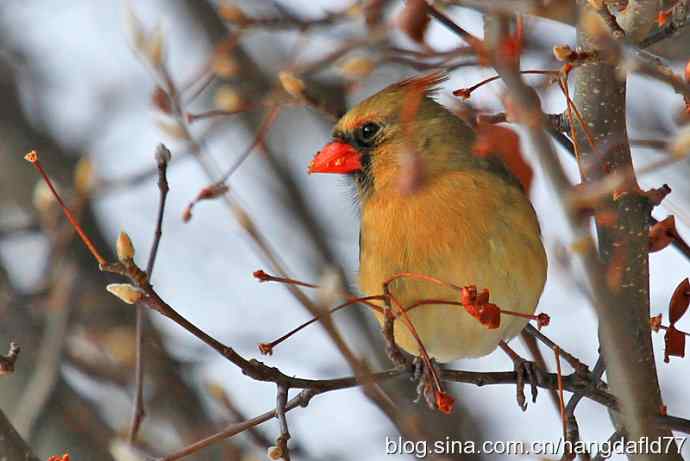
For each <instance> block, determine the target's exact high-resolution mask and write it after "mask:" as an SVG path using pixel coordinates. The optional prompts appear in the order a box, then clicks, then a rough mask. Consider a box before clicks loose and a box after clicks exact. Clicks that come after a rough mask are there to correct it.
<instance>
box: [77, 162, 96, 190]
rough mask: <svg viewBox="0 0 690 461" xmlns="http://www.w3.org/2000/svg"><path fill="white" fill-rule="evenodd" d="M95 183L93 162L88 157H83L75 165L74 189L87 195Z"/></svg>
mask: <svg viewBox="0 0 690 461" xmlns="http://www.w3.org/2000/svg"><path fill="white" fill-rule="evenodd" d="M92 184H93V164H92V163H91V160H90V159H89V158H88V157H82V158H80V159H79V161H78V162H77V166H75V167H74V189H75V190H76V192H77V194H79V195H85V194H87V193H88V192H89V190H90V189H91V186H92Z"/></svg>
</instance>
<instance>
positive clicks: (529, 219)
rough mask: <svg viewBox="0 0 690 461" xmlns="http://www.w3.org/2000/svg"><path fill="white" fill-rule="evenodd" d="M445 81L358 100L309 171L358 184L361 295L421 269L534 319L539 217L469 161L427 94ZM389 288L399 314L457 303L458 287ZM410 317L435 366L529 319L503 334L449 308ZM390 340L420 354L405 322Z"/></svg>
mask: <svg viewBox="0 0 690 461" xmlns="http://www.w3.org/2000/svg"><path fill="white" fill-rule="evenodd" d="M442 78H443V77H442V76H439V75H438V74H433V75H431V76H425V77H421V78H417V79H411V80H407V81H404V82H401V83H398V84H395V85H392V86H390V87H388V88H386V89H384V90H382V91H381V92H379V93H377V94H375V95H373V96H371V97H369V98H368V99H366V100H364V101H362V102H361V103H359V104H358V105H357V106H355V107H354V108H352V109H351V110H350V111H349V112H348V113H347V114H346V115H345V116H343V117H342V118H341V119H340V120H339V121H338V123H337V124H336V126H335V129H334V142H333V143H331V144H329V145H328V146H327V147H326V148H325V149H324V150H323V151H322V152H321V153H319V154H317V156H316V157H315V159H314V162H313V163H312V165H311V167H310V170H311V171H313V172H338V173H349V174H352V175H353V176H354V179H355V183H356V187H357V191H358V196H359V199H360V204H361V237H360V267H359V285H360V289H361V291H362V293H363V294H365V295H370V294H379V293H381V292H382V284H383V282H384V281H385V280H386V279H388V278H389V277H391V276H392V275H393V274H396V273H399V272H416V273H421V274H427V275H432V276H434V277H437V278H440V279H443V280H446V281H448V282H452V283H454V284H456V285H460V286H465V285H476V286H477V287H478V288H479V289H482V288H488V289H489V291H490V295H491V302H492V303H494V304H496V305H498V306H499V307H501V308H502V309H506V310H511V311H517V312H523V313H529V314H531V313H533V312H534V310H535V308H536V305H537V303H538V301H539V297H540V295H541V293H542V290H543V287H544V283H545V280H546V255H545V252H544V248H543V245H542V242H541V236H540V231H539V223H538V221H537V218H536V215H535V213H534V210H533V208H532V205H531V204H530V202H529V199H528V197H527V195H526V193H525V191H523V190H522V188H521V186H520V184H519V182H518V181H517V180H516V179H515V178H514V177H513V176H512V175H511V174H510V173H509V172H508V171H507V170H506V168H505V167H504V166H503V164H502V163H501V162H500V161H499V160H496V159H486V158H479V157H476V156H474V155H472V153H471V149H472V145H473V143H474V132H473V131H472V130H471V129H470V128H469V127H468V126H467V125H465V124H464V123H463V122H462V121H461V120H460V119H459V118H457V117H456V116H454V115H453V114H452V113H450V112H449V111H448V110H447V109H446V108H445V107H443V106H442V105H440V104H438V103H437V102H436V101H434V100H433V98H432V94H431V91H432V89H433V86H434V85H435V84H437V83H438V82H439V81H440V80H441V79H442ZM420 98H421V99H420ZM410 108H412V109H413V110H411V109H410ZM410 149H412V151H413V152H416V153H418V154H419V155H420V157H421V160H422V162H421V168H422V172H423V176H422V177H423V180H422V182H421V186H420V187H419V188H418V190H416V191H415V192H414V193H404V191H402V190H401V187H400V184H401V181H400V179H401V174H408V173H407V172H406V171H405V167H404V166H403V163H402V159H403V156H404V155H406V154H408V153H409V152H411V150H410ZM322 154H323V155H322ZM326 157H327V158H326ZM336 164H337V165H336ZM391 288H392V290H391V291H392V293H393V294H394V295H395V297H396V298H397V299H398V300H399V301H401V304H402V305H403V306H409V305H412V304H414V303H416V302H418V301H421V300H429V299H439V300H441V299H444V300H452V301H458V300H459V294H458V293H457V292H456V291H453V290H451V289H448V288H444V287H441V286H437V285H434V284H432V283H429V282H424V281H418V280H409V279H404V280H398V281H396V282H394V283H393V284H392V285H391ZM409 316H410V318H411V320H412V322H413V323H414V326H415V328H416V330H417V332H418V333H419V335H420V337H421V339H422V341H423V343H424V345H425V347H426V349H427V351H428V353H429V355H430V356H432V357H434V358H436V359H437V360H439V361H441V362H447V361H451V360H454V359H457V358H461V357H476V356H481V355H485V354H488V353H490V352H492V351H493V350H494V349H495V348H496V346H497V345H498V342H499V341H500V340H501V339H510V338H511V337H513V336H515V335H516V334H518V333H519V332H520V331H521V330H522V328H523V327H524V325H525V323H526V320H525V319H523V318H519V317H514V316H508V315H502V316H501V324H500V327H499V328H497V329H493V330H490V329H487V327H486V326H484V325H482V324H481V323H479V321H478V320H476V319H475V318H473V317H471V316H470V315H469V314H468V313H467V312H465V310H464V309H463V308H462V307H458V306H447V305H425V306H420V307H416V308H414V309H412V310H410V311H409ZM377 318H378V320H379V321H380V322H381V321H382V317H381V315H379V314H377ZM395 338H396V341H397V342H398V344H399V345H400V346H401V347H402V348H404V349H405V350H407V351H408V352H410V353H412V354H415V355H419V349H418V346H417V342H416V341H415V340H414V338H413V337H412V335H411V334H410V332H409V331H408V330H407V328H405V326H404V325H403V324H402V323H401V322H396V328H395Z"/></svg>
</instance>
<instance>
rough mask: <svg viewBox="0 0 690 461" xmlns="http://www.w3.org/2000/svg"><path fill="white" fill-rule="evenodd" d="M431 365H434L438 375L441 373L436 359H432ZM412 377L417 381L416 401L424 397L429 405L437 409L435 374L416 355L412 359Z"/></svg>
mask: <svg viewBox="0 0 690 461" xmlns="http://www.w3.org/2000/svg"><path fill="white" fill-rule="evenodd" d="M431 366H432V367H434V370H435V371H436V373H437V375H438V374H440V370H439V367H438V364H437V363H436V361H435V360H434V359H431ZM410 379H411V380H412V381H416V382H417V398H416V399H415V400H414V402H415V403H417V402H419V401H420V400H421V399H422V397H424V401H425V402H426V404H427V406H428V407H429V408H430V409H432V410H435V409H436V394H435V392H434V385H433V375H432V372H431V370H429V369H428V367H427V366H426V365H425V363H424V360H422V358H421V357H415V358H414V360H413V361H412V376H411V377H410Z"/></svg>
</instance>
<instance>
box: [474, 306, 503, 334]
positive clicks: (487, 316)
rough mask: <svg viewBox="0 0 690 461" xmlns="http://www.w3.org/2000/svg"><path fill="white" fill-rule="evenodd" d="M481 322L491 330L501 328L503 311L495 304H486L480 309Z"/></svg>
mask: <svg viewBox="0 0 690 461" xmlns="http://www.w3.org/2000/svg"><path fill="white" fill-rule="evenodd" d="M479 322H481V324H482V325H484V326H486V327H487V328H488V329H489V330H495V329H496V328H498V327H499V326H501V310H500V309H499V308H498V306H496V305H495V304H490V303H489V304H485V305H483V306H481V307H480V308H479Z"/></svg>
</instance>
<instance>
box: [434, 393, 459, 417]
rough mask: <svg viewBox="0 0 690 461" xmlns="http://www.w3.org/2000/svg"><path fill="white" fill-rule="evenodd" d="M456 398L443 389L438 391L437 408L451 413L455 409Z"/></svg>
mask: <svg viewBox="0 0 690 461" xmlns="http://www.w3.org/2000/svg"><path fill="white" fill-rule="evenodd" d="M454 404H455V399H454V398H453V397H451V396H450V395H449V394H446V393H445V392H443V391H436V408H438V409H439V410H441V411H442V412H443V413H445V414H447V415H449V414H450V413H451V412H452V411H453V405H454Z"/></svg>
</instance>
